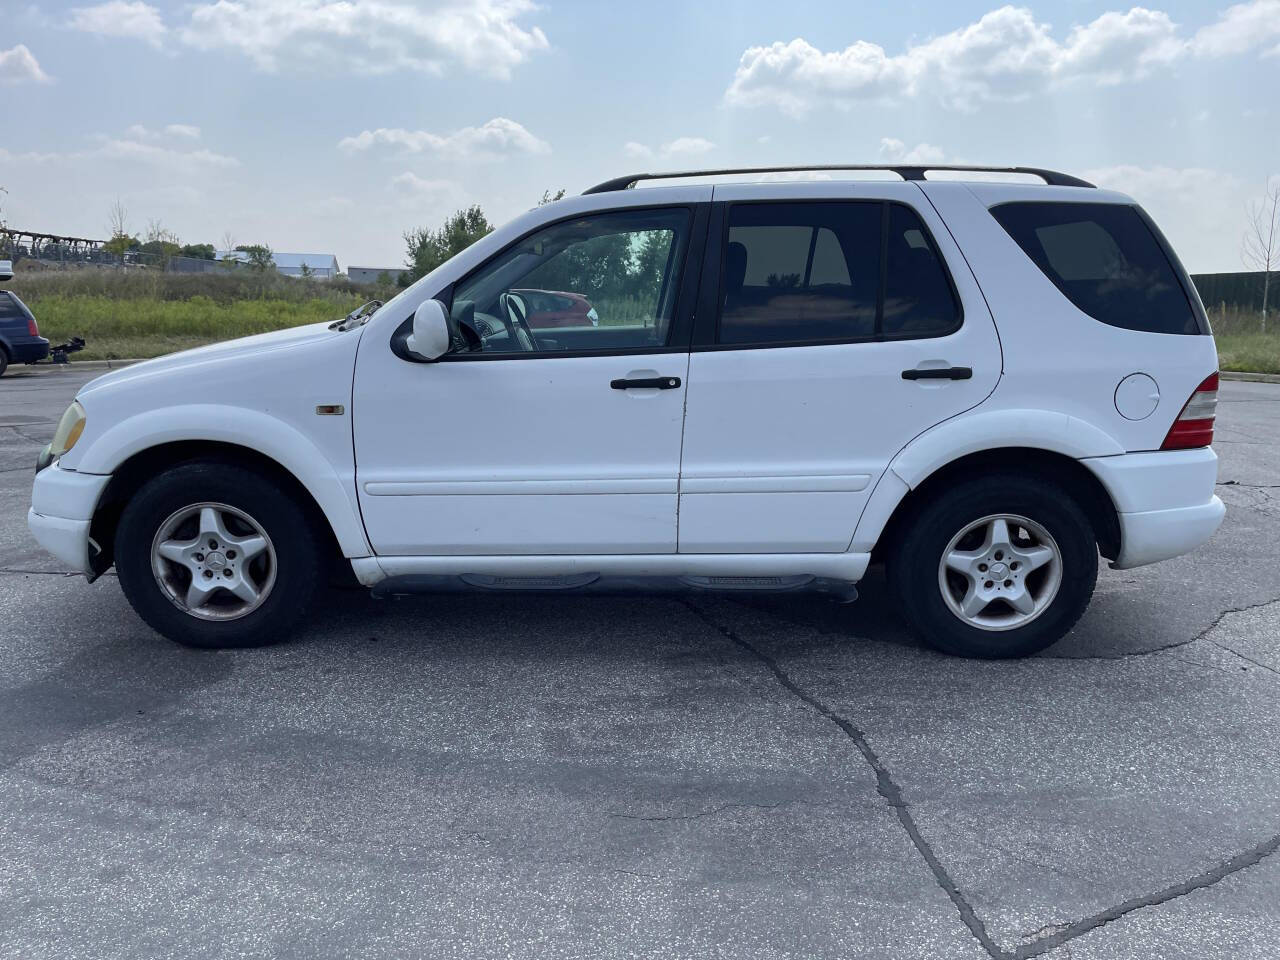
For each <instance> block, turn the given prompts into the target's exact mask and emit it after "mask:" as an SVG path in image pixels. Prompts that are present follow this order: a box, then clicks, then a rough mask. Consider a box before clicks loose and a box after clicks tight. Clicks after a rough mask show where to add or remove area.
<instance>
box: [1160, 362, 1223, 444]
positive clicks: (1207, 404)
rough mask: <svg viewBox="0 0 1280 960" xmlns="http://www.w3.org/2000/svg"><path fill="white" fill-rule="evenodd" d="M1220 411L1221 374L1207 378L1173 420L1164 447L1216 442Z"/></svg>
mask: <svg viewBox="0 0 1280 960" xmlns="http://www.w3.org/2000/svg"><path fill="white" fill-rule="evenodd" d="M1217 412H1218V375H1217V374H1216V373H1214V374H1211V375H1210V376H1207V377H1205V378H1204V381H1203V382H1202V383H1201V384H1200V386H1198V387H1196V389H1195V393H1193V394H1191V399H1190V400H1188V401H1187V403H1186V406H1184V407H1183V408H1182V412H1181V413H1180V414H1178V419H1177V420H1175V421H1173V426H1172V427H1170V428H1169V433H1168V435H1167V436H1166V437H1165V438H1164V443H1162V444H1160V449H1161V450H1186V449H1188V448H1190V447H1207V446H1209V444H1211V443H1213V418H1214V417H1215V416H1216V415H1217Z"/></svg>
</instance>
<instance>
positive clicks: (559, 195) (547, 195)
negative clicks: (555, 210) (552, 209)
mask: <svg viewBox="0 0 1280 960" xmlns="http://www.w3.org/2000/svg"><path fill="white" fill-rule="evenodd" d="M562 199H564V187H561V188H560V189H559V190H557V191H556V192H555V193H554V194H553V193H552V192H551V191H550V190H543V191H542V199H541V200H539V201H538V206H540V207H545V206H546V205H547V204H548V203H555V202H556V201H557V200H562Z"/></svg>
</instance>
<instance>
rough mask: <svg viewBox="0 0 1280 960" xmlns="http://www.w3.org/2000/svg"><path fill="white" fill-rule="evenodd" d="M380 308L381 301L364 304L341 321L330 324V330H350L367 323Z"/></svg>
mask: <svg viewBox="0 0 1280 960" xmlns="http://www.w3.org/2000/svg"><path fill="white" fill-rule="evenodd" d="M380 306H382V301H381V300H370V301H368V302H367V303H362V304H360V306H358V307H356V308H355V309H354V310H352V311H351V312H350V313H348V314H347V315H346V316H345V317H343V318H342V319H341V320H335V321H333V323H331V324H329V329H330V330H350V329H351V328H352V327H358V326H360V325H361V324H363V323H367V322H368V320H369V318H370V317H372V316H373V315H374V314H375V313H377V312H378V308H379V307H380Z"/></svg>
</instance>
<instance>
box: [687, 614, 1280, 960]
mask: <svg viewBox="0 0 1280 960" xmlns="http://www.w3.org/2000/svg"><path fill="white" fill-rule="evenodd" d="M679 602H680V603H681V604H682V605H683V606H685V607H686V608H687V609H688V610H690V611H691V612H692V613H693V614H694V615H695V616H696V617H697V618H698V619H699V620H701V621H702V622H703V623H705V624H707V625H708V626H709V627H711V628H712V629H714V630H716V631H717V632H718V633H720V634H721V635H722V636H723V637H725V638H726V639H727V640H729V641H730V642H731V643H733V644H734V645H736V646H737V647H739V648H741V649H742V650H744V651H745V652H747V653H748V654H750V655H751V656H752V657H754V658H755V659H756V660H758V661H760V663H762V664H763V665H764V666H765V667H766V668H767V669H768V670H769V672H770V673H772V674H773V676H774V679H776V680H777V681H778V683H779V684H780V685H781V686H782V687H783V688H785V689H786V690H787V691H789V692H790V693H791V694H792V695H793V696H795V697H796V698H797V699H799V700H800V701H801V702H803V703H805V704H806V705H807V706H809V707H810V708H811V709H813V710H814V711H816V712H817V713H818V714H820V715H821V716H823V717H825V718H826V719H827V720H830V721H831V722H832V723H834V724H835V725H836V726H837V727H839V728H840V729H841V730H842V731H843V732H844V733H845V735H846V736H847V737H848V738H849V739H850V740H852V741H853V744H854V746H855V747H857V749H858V752H859V753H861V754H862V756H863V759H865V760H866V762H867V764H868V765H869V766H870V767H871V769H872V770H873V771H874V773H875V775H876V790H877V792H878V793H879V794H880V796H881V797H882V798H884V800H885V802H886V803H887V804H888V805H889V806H890V807H892V808H893V811H894V813H895V814H896V815H897V817H898V821H899V823H900V824H901V825H902V828H903V829H904V830H905V831H906V833H907V836H908V837H909V838H910V839H911V843H912V845H913V846H914V847H915V848H916V852H917V853H919V854H920V856H921V858H922V859H923V860H924V861H925V863H926V865H927V866H928V867H929V870H930V872H931V873H932V874H933V878H934V881H935V882H936V883H937V885H938V886H939V887H940V888H941V889H942V890H943V892H944V893H946V894H947V896H948V898H950V900H951V902H952V904H954V905H955V907H956V910H957V911H958V912H959V914H960V918H961V920H962V921H963V922H964V925H965V926H966V927H967V928H968V929H969V932H970V933H971V934H973V937H974V939H976V940H977V941H978V943H979V944H980V945H981V946H982V948H983V949H984V950H985V951H986V952H987V954H988V955H989V956H991V957H992V958H993V960H1031V958H1033V957H1039V956H1041V955H1043V954H1045V953H1047V952H1049V951H1050V950H1053V949H1055V948H1057V947H1061V946H1064V945H1065V944H1067V943H1069V942H1070V941H1072V940H1074V939H1076V938H1077V937H1081V936H1083V935H1084V934H1086V933H1090V932H1092V931H1094V930H1097V929H1098V928H1099V927H1103V926H1105V925H1106V924H1108V923H1111V922H1113V921H1115V920H1118V919H1120V918H1121V917H1124V916H1127V915H1128V914H1130V913H1133V912H1134V911H1136V910H1141V909H1143V908H1145V907H1155V906H1159V905H1161V904H1163V903H1168V902H1169V901H1170V900H1176V899H1178V898H1180V897H1185V896H1187V895H1188V894H1191V893H1194V892H1196V891H1197V890H1203V889H1205V888H1206V887H1211V886H1213V885H1214V884H1216V883H1219V882H1220V881H1222V880H1224V879H1226V878H1227V877H1229V876H1231V875H1232V874H1235V873H1238V872H1240V871H1241V870H1244V869H1247V868H1248V867H1252V866H1256V865H1257V864H1258V863H1260V862H1262V860H1264V859H1265V858H1267V857H1269V856H1271V855H1272V854H1273V853H1275V852H1276V850H1277V849H1280V834H1276V835H1275V836H1273V837H1271V838H1270V839H1268V840H1264V841H1263V842H1262V843H1259V844H1258V845H1257V846H1255V847H1252V848H1250V849H1249V850H1246V851H1244V852H1243V853H1239V854H1236V855H1235V856H1234V857H1231V858H1230V859H1227V860H1224V861H1222V862H1221V863H1219V864H1217V865H1216V866H1214V867H1212V868H1210V869H1208V870H1205V871H1203V872H1201V873H1198V874H1196V875H1194V876H1192V877H1190V878H1189V879H1186V880H1182V881H1180V882H1178V883H1175V884H1171V885H1170V886H1167V887H1164V888H1163V889H1160V890H1157V891H1155V892H1154V893H1149V894H1143V895H1140V896H1136V897H1131V898H1130V899H1128V900H1125V901H1123V902H1121V903H1118V904H1116V905H1114V906H1111V907H1107V908H1106V909H1105V910H1101V911H1099V912H1098V913H1095V914H1093V915H1092V916H1089V917H1085V918H1083V919H1081V920H1076V921H1072V922H1070V923H1060V924H1050V925H1046V926H1045V927H1041V928H1040V930H1037V931H1035V934H1032V936H1035V935H1036V934H1039V933H1040V932H1041V931H1045V930H1053V931H1055V932H1053V933H1051V934H1049V935H1047V936H1043V937H1041V938H1040V939H1038V940H1034V941H1033V942H1031V943H1024V944H1022V945H1021V946H1019V947H1016V948H1015V949H1013V950H1005V949H1003V948H1002V947H1001V946H1000V945H998V944H997V943H996V942H995V941H994V940H993V939H992V938H991V935H990V934H989V933H988V932H987V928H986V925H985V924H984V923H983V922H982V919H981V918H980V917H979V916H978V915H977V913H976V912H975V911H974V909H973V907H972V905H971V904H970V903H969V901H968V899H967V898H966V897H965V896H964V894H963V892H961V890H960V888H959V886H958V885H957V884H956V882H955V880H954V879H953V878H952V877H951V875H950V874H949V873H948V872H947V869H946V867H944V866H943V865H942V862H941V861H940V860H939V859H938V856H937V854H936V853H935V852H934V850H933V847H932V846H931V845H930V844H929V842H928V841H927V840H926V839H925V838H924V836H923V834H921V832H920V828H919V827H918V826H917V824H916V822H915V818H914V817H913V816H912V815H911V812H910V810H909V805H908V804H907V802H906V801H905V800H904V799H903V796H902V790H901V788H900V787H899V786H898V785H897V783H896V782H895V781H894V780H893V777H892V775H891V774H890V772H889V769H888V767H886V766H885V764H884V762H883V761H882V760H881V759H880V757H879V755H878V754H876V752H875V750H873V749H872V747H871V745H870V743H869V742H868V741H867V738H866V735H865V734H864V733H863V732H862V731H861V730H860V729H859V728H858V727H856V726H854V724H853V723H852V722H851V721H849V720H848V719H847V718H845V717H844V716H842V715H841V714H839V713H837V712H836V711H835V709H834V708H832V707H831V706H829V705H828V704H826V703H824V702H823V701H821V700H819V699H818V698H817V697H816V696H814V695H813V694H811V693H809V692H808V691H807V690H805V689H804V688H803V687H801V686H800V685H799V684H797V683H796V681H795V680H793V679H792V678H791V676H790V675H789V674H788V673H787V672H786V671H785V670H783V669H782V666H781V665H780V664H779V663H778V661H777V660H775V659H774V658H773V657H771V656H769V655H768V654H767V653H765V652H764V651H762V650H760V649H759V648H758V647H756V646H755V645H754V644H752V643H751V642H750V641H748V640H744V639H743V638H742V637H740V636H739V635H738V634H737V632H736V631H734V630H733V629H732V628H730V627H727V626H724V625H723V624H721V623H719V622H717V621H716V620H715V619H714V618H713V617H712V616H711V615H710V614H709V613H707V612H706V611H704V610H702V609H701V608H700V607H698V606H697V605H696V604H694V603H692V602H691V601H689V600H686V599H684V598H680V600H679ZM1277 602H1280V598H1277V599H1275V600H1264V601H1262V602H1260V603H1252V604H1248V605H1246V606H1242V607H1238V608H1233V609H1230V610H1224V611H1222V613H1220V614H1218V616H1217V617H1215V618H1214V620H1213V622H1212V623H1210V624H1209V625H1208V626H1207V627H1205V628H1204V629H1203V630H1202V631H1200V632H1199V633H1198V634H1196V636H1194V637H1192V638H1191V639H1190V640H1185V641H1182V642H1180V643H1176V644H1170V645H1169V646H1167V647H1163V648H1160V649H1172V648H1174V647H1179V646H1185V645H1186V644H1188V643H1194V642H1196V641H1197V640H1203V639H1205V637H1206V636H1207V635H1208V634H1209V633H1210V632H1212V631H1213V630H1214V629H1215V628H1216V627H1217V626H1218V625H1219V624H1221V623H1222V621H1223V620H1224V619H1225V618H1226V617H1227V616H1228V615H1229V614H1232V613H1243V612H1245V611H1247V610H1254V609H1257V608H1259V607H1265V606H1268V605H1269V604H1272V603H1277ZM1209 642H1210V643H1214V645H1215V646H1218V644H1216V642H1215V641H1209ZM1224 649H1225V648H1224ZM1157 652H1159V650H1152V651H1147V652H1146V653H1141V654H1126V655H1123V656H1121V657H1101V658H1095V657H1075V658H1056V659H1080V660H1084V659H1106V660H1116V659H1124V657H1126V656H1147V655H1149V654H1150V653H1157ZM1229 652H1231V653H1235V652H1236V651H1234V650H1230V651H1229ZM1237 655H1238V654H1237ZM1260 666H1261V664H1260Z"/></svg>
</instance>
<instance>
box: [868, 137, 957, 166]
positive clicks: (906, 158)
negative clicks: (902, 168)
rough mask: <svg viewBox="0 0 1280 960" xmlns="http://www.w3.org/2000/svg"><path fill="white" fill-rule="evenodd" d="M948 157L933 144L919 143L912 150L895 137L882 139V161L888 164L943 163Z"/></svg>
mask: <svg viewBox="0 0 1280 960" xmlns="http://www.w3.org/2000/svg"><path fill="white" fill-rule="evenodd" d="M946 158H947V155H946V154H945V153H944V152H943V151H942V148H941V147H935V146H934V145H933V144H931V143H917V144H916V145H915V146H914V147H912V148H911V149H909V150H908V149H907V145H906V144H905V143H903V142H902V141H901V140H898V139H896V138H894V137H881V138H880V159H881V160H883V161H885V162H886V163H942V162H943V161H945V160H946Z"/></svg>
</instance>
